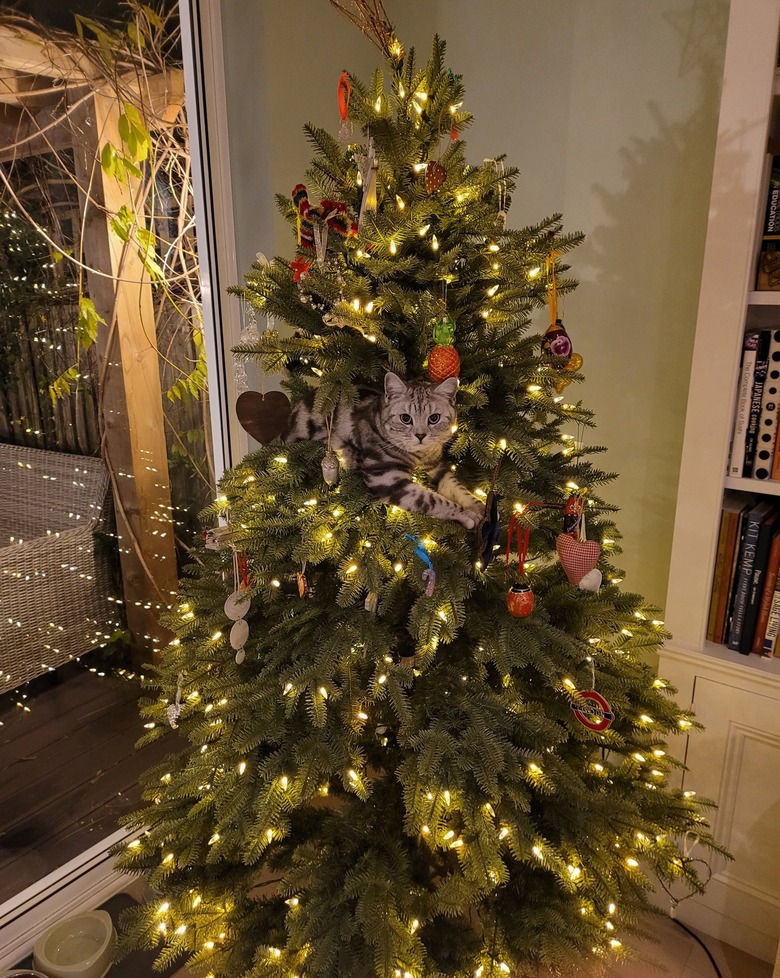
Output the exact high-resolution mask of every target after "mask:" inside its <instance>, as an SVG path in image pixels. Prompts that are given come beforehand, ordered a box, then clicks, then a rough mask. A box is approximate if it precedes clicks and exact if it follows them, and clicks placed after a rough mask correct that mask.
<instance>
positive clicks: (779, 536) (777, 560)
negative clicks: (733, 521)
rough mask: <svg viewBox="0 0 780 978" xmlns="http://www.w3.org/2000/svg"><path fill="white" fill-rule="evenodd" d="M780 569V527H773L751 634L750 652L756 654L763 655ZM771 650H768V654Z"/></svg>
mask: <svg viewBox="0 0 780 978" xmlns="http://www.w3.org/2000/svg"><path fill="white" fill-rule="evenodd" d="M778 570H780V529H778V527H775V529H774V534H773V536H772V545H771V546H770V548H769V559H768V561H767V565H766V574H765V575H764V585H763V588H762V591H761V603H760V605H759V607H758V618H757V620H756V630H755V634H754V635H753V648H752V650H751V651H752V652H754V653H755V654H756V655H764V641H765V638H766V632H767V624H768V623H769V612H770V610H771V608H772V598H773V597H774V593H775V588H776V587H777V573H778ZM771 654H772V652H771V650H770V652H769V655H771Z"/></svg>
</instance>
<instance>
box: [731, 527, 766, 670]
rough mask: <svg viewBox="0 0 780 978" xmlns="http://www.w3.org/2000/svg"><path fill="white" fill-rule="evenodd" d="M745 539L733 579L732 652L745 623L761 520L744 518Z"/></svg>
mask: <svg viewBox="0 0 780 978" xmlns="http://www.w3.org/2000/svg"><path fill="white" fill-rule="evenodd" d="M746 523H747V526H746V528H745V539H744V541H743V544H742V551H741V553H740V556H739V567H738V570H737V574H736V576H735V580H734V610H733V612H732V615H731V628H730V629H729V640H728V647H729V648H730V649H732V650H733V651H734V652H738V651H739V643H740V642H741V641H742V629H743V627H744V624H745V613H746V611H747V604H748V595H749V592H750V582H751V580H752V577H753V565H754V564H755V560H756V544H757V542H758V532H759V530H760V528H761V520H760V519H755V518H752V517H750V516H748V518H747V520H746Z"/></svg>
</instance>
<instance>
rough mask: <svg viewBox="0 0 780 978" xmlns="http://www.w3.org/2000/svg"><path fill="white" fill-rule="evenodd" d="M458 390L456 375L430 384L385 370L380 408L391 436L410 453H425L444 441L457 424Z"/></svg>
mask: <svg viewBox="0 0 780 978" xmlns="http://www.w3.org/2000/svg"><path fill="white" fill-rule="evenodd" d="M457 390H458V380H457V378H456V377H449V378H448V379H447V380H445V381H442V383H440V384H429V383H426V382H425V381H413V382H411V383H407V382H406V381H405V380H401V378H400V377H398V376H396V374H386V375H385V396H384V397H383V398H382V404H381V409H380V410H381V418H382V427H383V428H384V431H385V434H386V436H387V438H388V440H389V441H391V442H392V443H393V444H395V445H397V446H398V447H399V448H403V449H404V451H407V452H409V454H411V455H425V454H427V453H428V452H429V451H430V450H431V449H432V448H436V447H440V446H441V445H443V444H444V443H445V442H446V441H447V439H448V438H449V437H450V435H451V434H452V426H453V425H454V424H455V395H456V393H457Z"/></svg>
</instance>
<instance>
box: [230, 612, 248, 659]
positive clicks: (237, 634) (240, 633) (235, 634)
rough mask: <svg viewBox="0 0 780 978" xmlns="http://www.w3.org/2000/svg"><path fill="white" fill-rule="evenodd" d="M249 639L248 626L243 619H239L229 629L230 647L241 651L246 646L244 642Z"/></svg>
mask: <svg viewBox="0 0 780 978" xmlns="http://www.w3.org/2000/svg"><path fill="white" fill-rule="evenodd" d="M248 638H249V624H248V622H247V621H245V619H243V618H239V619H238V621H234V622H233V625H232V627H231V629H230V645H231V646H232V648H234V649H235V650H236V651H238V649H243V647H244V646H245V645H246V640H247V639H248Z"/></svg>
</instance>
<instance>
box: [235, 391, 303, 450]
mask: <svg viewBox="0 0 780 978" xmlns="http://www.w3.org/2000/svg"><path fill="white" fill-rule="evenodd" d="M236 415H237V416H238V420H239V422H240V424H241V427H242V428H243V429H244V431H247V432H249V434H250V435H251V436H252V437H253V438H254V439H255V441H259V442H260V444H261V445H268V444H270V443H271V442H272V441H273V440H274V438H278V437H279V435H281V434H282V432H283V431H284V429H285V428H286V427H287V419H288V418H289V417H290V402H289V400H288V398H287V395H286V394H283V393H282V391H268V393H267V394H261V393H260V391H244V393H243V394H241V395H240V396H239V398H238V400H237V401H236Z"/></svg>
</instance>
